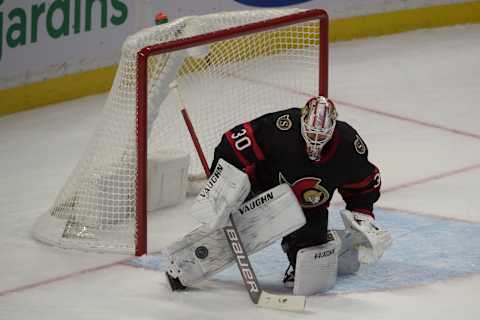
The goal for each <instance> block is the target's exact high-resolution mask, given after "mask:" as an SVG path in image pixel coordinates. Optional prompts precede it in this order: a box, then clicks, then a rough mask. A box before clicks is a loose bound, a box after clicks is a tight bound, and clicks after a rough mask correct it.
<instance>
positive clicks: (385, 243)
mask: <svg viewBox="0 0 480 320" xmlns="http://www.w3.org/2000/svg"><path fill="white" fill-rule="evenodd" d="M340 215H341V216H342V220H343V223H344V224H345V228H346V230H347V231H350V232H351V233H352V238H353V239H352V245H353V247H354V248H357V249H358V259H359V260H360V262H361V263H366V264H371V263H375V262H377V261H378V260H379V259H380V258H381V257H382V255H383V253H384V252H385V250H386V249H388V248H389V247H390V246H391V244H392V237H391V236H390V234H389V233H388V231H385V230H382V229H380V228H379V227H378V226H377V225H376V223H375V220H374V218H373V217H372V216H369V215H367V214H364V213H360V212H355V211H353V212H352V211H348V210H342V211H340Z"/></svg>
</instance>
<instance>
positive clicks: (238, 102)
mask: <svg viewBox="0 0 480 320" xmlns="http://www.w3.org/2000/svg"><path fill="white" fill-rule="evenodd" d="M300 11H301V10H296V9H289V10H258V11H240V12H239V11H237V12H227V13H218V14H211V15H206V16H195V17H184V18H181V19H178V20H175V21H173V22H171V23H168V24H164V25H160V26H156V27H152V28H148V29H145V30H142V31H141V32H138V33H136V34H134V35H132V36H130V37H129V38H128V39H127V40H126V41H125V43H124V45H123V48H122V54H121V60H120V62H119V66H118V70H117V74H116V77H115V80H114V83H113V86H112V89H111V92H110V94H109V96H108V99H107V101H106V104H105V107H104V109H103V112H102V114H101V117H102V119H101V121H100V122H99V124H100V125H99V127H98V128H97V129H96V130H95V132H93V135H92V139H91V141H90V143H89V145H88V147H87V149H86V150H85V153H84V155H83V158H82V159H80V161H79V163H78V165H77V166H76V168H75V170H74V171H73V172H72V174H71V176H70V177H69V179H68V181H67V182H66V183H65V185H64V187H63V188H62V189H61V191H60V193H59V195H58V197H57V199H56V201H55V202H54V204H53V205H52V207H51V208H50V209H49V210H48V212H46V213H45V214H44V215H43V216H42V217H41V218H39V220H38V221H37V224H36V226H35V227H34V235H35V237H36V238H38V239H40V240H42V241H44V242H48V243H51V244H54V245H58V246H61V247H68V248H70V247H72V248H84V249H88V250H91V249H96V250H100V251H120V252H127V253H132V252H134V250H135V246H136V244H137V243H136V240H137V231H136V215H137V213H136V201H137V184H136V179H137V127H136V119H137V109H136V80H137V79H136V70H137V52H138V51H139V50H140V49H142V48H144V47H146V46H150V45H156V44H160V43H164V42H167V41H172V40H176V39H181V38H187V37H192V36H196V35H202V34H206V33H209V32H212V31H218V30H223V29H226V28H231V27H236V26H241V25H245V24H248V23H252V22H257V21H263V20H267V19H272V18H275V17H280V16H285V15H289V14H292V13H296V12H300ZM319 29H320V27H319V22H318V20H311V21H307V22H302V23H297V24H292V25H289V26H284V27H281V28H276V29H272V30H269V31H263V32H254V33H251V34H248V35H242V36H241V37H236V38H232V39H230V40H224V41H219V42H213V43H210V44H208V45H203V46H200V47H194V48H190V49H184V50H177V51H172V52H170V53H167V54H160V55H156V56H152V57H150V58H149V60H148V82H147V83H148V110H147V119H148V120H147V121H148V127H147V138H148V141H147V146H148V155H147V157H149V158H150V157H152V156H153V155H162V154H167V156H171V150H180V151H181V152H187V153H188V154H190V168H189V176H190V177H191V178H198V177H202V176H203V170H202V167H201V164H200V162H199V160H198V158H197V156H196V152H195V149H194V146H193V144H192V141H191V138H190V136H189V134H188V131H187V130H186V126H185V123H184V121H183V118H182V116H181V113H180V111H179V105H178V104H179V103H178V100H177V99H176V96H175V95H174V94H173V93H171V89H170V88H169V84H170V83H171V82H172V81H174V80H176V81H177V83H178V89H179V91H180V93H181V95H182V96H183V99H184V102H185V105H186V108H187V110H188V112H189V115H190V118H191V120H192V123H193V126H194V127H195V130H196V132H197V135H198V138H199V141H200V144H201V145H202V148H203V150H204V152H205V155H206V158H207V161H208V162H209V163H210V161H211V160H212V157H213V149H214V147H215V145H216V144H217V143H218V142H219V141H220V138H221V135H222V133H223V132H225V131H226V130H228V129H230V128H231V127H233V126H235V125H237V124H239V123H241V122H244V121H247V120H250V119H252V118H254V117H257V116H260V115H262V114H264V113H267V112H271V111H275V110H279V109H282V108H288V107H292V106H301V105H303V104H304V103H305V102H306V100H307V99H308V98H309V97H310V96H313V95H316V94H318V88H319V81H320V80H319V40H318V39H319V32H320V30H319ZM137 245H138V244H137Z"/></svg>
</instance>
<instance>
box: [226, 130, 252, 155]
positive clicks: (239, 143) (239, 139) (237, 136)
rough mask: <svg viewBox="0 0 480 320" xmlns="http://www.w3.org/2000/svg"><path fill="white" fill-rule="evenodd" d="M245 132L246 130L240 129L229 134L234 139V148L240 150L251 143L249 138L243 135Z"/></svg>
mask: <svg viewBox="0 0 480 320" xmlns="http://www.w3.org/2000/svg"><path fill="white" fill-rule="evenodd" d="M246 133H247V130H245V129H242V130H240V131H239V132H237V133H235V132H234V133H232V135H231V137H232V139H233V140H235V148H237V150H238V151H242V150H244V149H246V148H248V147H250V146H251V145H252V141H251V140H250V138H249V137H247V136H245V134H246Z"/></svg>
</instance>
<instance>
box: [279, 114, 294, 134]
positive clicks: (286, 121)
mask: <svg viewBox="0 0 480 320" xmlns="http://www.w3.org/2000/svg"><path fill="white" fill-rule="evenodd" d="M276 125H277V128H278V129H280V130H282V131H287V130H290V128H291V127H292V120H291V119H290V117H289V115H288V114H284V115H283V116H280V117H279V118H278V119H277V122H276Z"/></svg>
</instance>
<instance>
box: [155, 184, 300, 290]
mask: <svg viewBox="0 0 480 320" xmlns="http://www.w3.org/2000/svg"><path fill="white" fill-rule="evenodd" d="M232 219H233V221H234V222H235V225H236V226H237V229H238V231H239V233H240V237H241V239H242V240H243V244H244V246H245V250H246V252H247V254H253V253H255V252H257V251H259V250H261V249H263V248H265V247H267V246H269V245H271V244H272V243H273V242H274V241H276V240H278V239H280V238H282V237H283V236H285V235H287V234H289V233H291V232H293V231H295V230H297V229H298V228H300V227H301V226H303V225H304V224H305V216H304V214H303V211H302V209H301V208H300V205H299V204H298V201H297V199H296V197H295V195H294V194H293V192H292V191H291V189H290V187H288V185H286V184H283V185H280V186H277V187H275V188H273V189H271V190H269V191H267V192H264V193H262V194H260V195H259V196H257V197H255V198H253V199H251V200H249V201H247V202H246V203H244V204H243V205H241V206H240V207H239V208H238V210H236V211H235V212H233V213H232ZM163 252H164V253H165V254H166V255H168V257H169V262H170V265H169V268H168V274H169V275H170V277H172V278H177V279H179V280H180V282H181V284H182V285H184V286H192V285H194V284H195V283H197V282H199V281H201V280H204V279H206V278H208V277H209V276H211V275H213V274H215V273H217V272H220V271H222V270H223V269H224V268H226V267H227V266H229V265H230V264H232V263H234V262H235V257H234V256H233V254H232V252H231V249H230V247H229V243H228V241H227V239H226V237H225V233H224V231H223V229H216V230H214V231H208V228H205V227H204V226H200V227H198V228H197V229H195V230H194V231H192V232H191V233H189V234H187V235H186V236H185V237H183V239H181V240H180V241H177V242H175V243H173V244H172V245H170V246H169V247H168V248H166V249H164V250H163Z"/></svg>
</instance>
